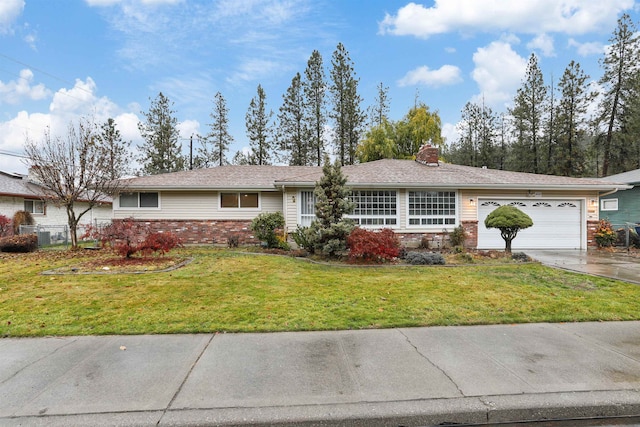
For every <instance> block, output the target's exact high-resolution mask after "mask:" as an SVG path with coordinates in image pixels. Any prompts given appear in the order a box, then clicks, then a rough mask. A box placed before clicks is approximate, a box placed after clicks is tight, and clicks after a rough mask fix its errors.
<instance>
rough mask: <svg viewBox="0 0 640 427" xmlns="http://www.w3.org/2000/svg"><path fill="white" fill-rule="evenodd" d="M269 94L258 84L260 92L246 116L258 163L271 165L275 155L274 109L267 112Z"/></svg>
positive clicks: (248, 132)
mask: <svg viewBox="0 0 640 427" xmlns="http://www.w3.org/2000/svg"><path fill="white" fill-rule="evenodd" d="M266 100H267V95H266V94H265V92H264V89H262V86H261V85H258V94H257V95H256V96H255V97H254V98H252V99H251V103H250V104H249V109H248V110H247V114H246V116H245V122H246V126H247V136H248V137H249V145H250V147H251V150H252V151H253V155H254V156H255V162H256V164H257V165H269V164H271V159H272V157H273V148H272V145H273V135H272V132H273V130H272V127H271V117H272V116H273V111H269V112H267V105H266Z"/></svg>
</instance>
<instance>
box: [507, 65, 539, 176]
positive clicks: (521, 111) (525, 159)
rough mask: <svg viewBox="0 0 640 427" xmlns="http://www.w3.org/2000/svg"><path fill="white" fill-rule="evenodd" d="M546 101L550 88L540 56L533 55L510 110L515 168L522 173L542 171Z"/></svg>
mask: <svg viewBox="0 0 640 427" xmlns="http://www.w3.org/2000/svg"><path fill="white" fill-rule="evenodd" d="M546 103H547V87H546V86H545V85H544V77H543V76H542V71H540V67H539V66H538V58H537V57H536V56H535V54H531V57H530V58H529V63H528V65H527V72H526V75H525V78H524V81H523V82H522V86H521V87H520V88H519V89H518V91H517V93H516V96H515V99H514V106H513V108H512V109H511V111H510V113H511V115H512V116H513V118H514V122H515V131H516V135H515V136H516V141H515V143H514V145H513V147H512V153H511V154H512V158H513V160H512V161H513V163H512V169H513V170H516V171H520V172H532V173H540V172H541V163H540V157H541V150H540V148H541V143H542V135H543V118H544V112H545V108H546Z"/></svg>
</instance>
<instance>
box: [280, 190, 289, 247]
mask: <svg viewBox="0 0 640 427" xmlns="http://www.w3.org/2000/svg"><path fill="white" fill-rule="evenodd" d="M280 188H281V189H282V215H284V230H283V231H284V237H285V238H288V237H289V224H288V223H287V218H288V216H287V191H286V190H285V187H284V184H282V185H281V186H280Z"/></svg>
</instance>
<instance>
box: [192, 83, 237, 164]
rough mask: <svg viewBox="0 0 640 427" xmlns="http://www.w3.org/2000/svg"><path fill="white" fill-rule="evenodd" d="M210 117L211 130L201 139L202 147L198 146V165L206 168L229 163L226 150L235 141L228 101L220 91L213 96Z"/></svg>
mask: <svg viewBox="0 0 640 427" xmlns="http://www.w3.org/2000/svg"><path fill="white" fill-rule="evenodd" d="M209 117H211V120H212V122H211V123H210V124H209V128H210V129H211V130H210V132H209V134H208V135H207V137H206V138H203V139H201V147H200V148H198V165H199V166H200V167H205V168H208V167H211V166H215V165H218V166H223V165H226V164H228V163H229V161H228V160H227V157H226V152H227V151H228V150H229V146H230V145H231V144H232V143H233V137H232V136H231V134H230V133H229V109H228V108H227V101H226V100H225V98H224V96H222V94H221V93H220V92H216V94H215V95H214V97H213V111H212V112H211V114H209ZM210 145H211V148H209V146H210Z"/></svg>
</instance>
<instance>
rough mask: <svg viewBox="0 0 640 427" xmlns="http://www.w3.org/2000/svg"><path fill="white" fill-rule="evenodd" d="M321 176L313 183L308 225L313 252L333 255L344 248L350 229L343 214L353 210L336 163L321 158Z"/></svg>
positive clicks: (350, 225) (349, 191)
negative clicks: (312, 210)
mask: <svg viewBox="0 0 640 427" xmlns="http://www.w3.org/2000/svg"><path fill="white" fill-rule="evenodd" d="M322 172H323V175H322V178H320V181H318V182H317V183H316V188H315V190H314V195H315V197H316V219H315V220H314V221H313V222H312V223H311V226H310V227H309V234H308V235H309V236H310V237H311V239H312V241H313V247H314V251H315V252H316V253H320V254H323V255H325V256H329V257H335V256H336V255H339V254H340V253H341V252H344V251H345V250H346V249H347V237H349V233H351V230H353V227H354V225H353V222H352V221H351V220H349V219H345V218H344V216H345V215H348V214H350V213H351V212H352V211H353V208H354V206H355V204H354V203H353V202H352V201H350V200H349V196H350V195H351V190H350V189H349V188H347V187H346V184H347V178H346V177H345V176H344V175H343V174H342V169H341V167H340V163H339V161H338V160H336V161H335V162H334V163H333V164H331V162H330V161H329V158H328V157H325V160H324V166H323V167H322Z"/></svg>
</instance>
